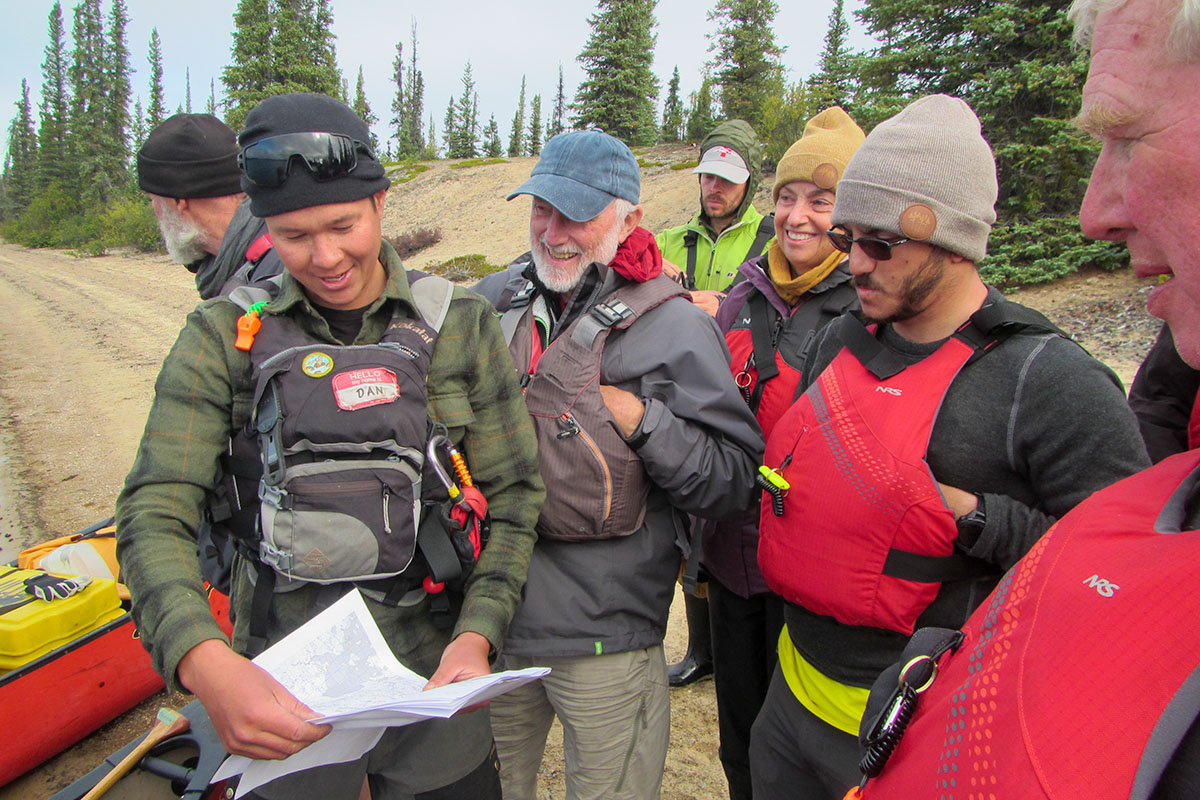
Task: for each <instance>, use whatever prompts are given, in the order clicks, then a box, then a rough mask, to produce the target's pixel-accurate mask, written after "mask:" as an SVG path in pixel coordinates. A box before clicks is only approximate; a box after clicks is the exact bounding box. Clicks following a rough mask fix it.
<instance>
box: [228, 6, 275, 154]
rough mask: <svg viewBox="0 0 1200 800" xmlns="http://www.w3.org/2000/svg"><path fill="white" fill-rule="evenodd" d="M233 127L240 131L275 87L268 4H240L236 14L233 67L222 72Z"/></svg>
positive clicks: (231, 57) (231, 58)
mask: <svg viewBox="0 0 1200 800" xmlns="http://www.w3.org/2000/svg"><path fill="white" fill-rule="evenodd" d="M221 83H223V84H225V98H226V100H225V102H226V106H227V112H226V115H225V121H226V122H227V123H229V127H231V128H233V129H234V130H239V129H240V128H241V127H242V122H243V121H244V120H245V119H246V113H247V112H249V111H250V109H252V108H254V106H256V105H257V104H258V102H259V101H260V100H262V99H263V98H264V97H266V96H267V95H268V93H269V92H268V87H271V86H272V85H273V84H274V83H275V74H274V69H273V67H272V56H271V13H270V7H269V4H268V1H267V0H238V5H237V10H236V11H234V12H233V44H232V46H231V47H230V58H229V66H227V67H225V68H224V69H223V70H221Z"/></svg>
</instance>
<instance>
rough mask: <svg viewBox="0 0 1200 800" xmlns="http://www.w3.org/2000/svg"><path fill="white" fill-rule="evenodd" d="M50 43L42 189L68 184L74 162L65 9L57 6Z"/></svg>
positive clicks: (45, 65) (49, 26) (45, 68)
mask: <svg viewBox="0 0 1200 800" xmlns="http://www.w3.org/2000/svg"><path fill="white" fill-rule="evenodd" d="M46 27H47V37H46V38H47V43H46V48H45V50H44V51H43V52H44V53H45V59H44V60H43V61H42V105H41V126H40V127H39V128H38V141H39V143H40V146H39V147H38V187H39V188H44V187H47V186H49V185H50V184H52V183H54V182H58V183H59V184H60V185H61V184H64V183H66V182H67V180H68V177H69V176H70V175H71V174H72V164H71V162H72V159H71V157H70V155H69V151H68V149H67V145H68V133H67V119H68V114H69V108H70V106H69V102H68V98H67V84H68V81H69V78H68V76H67V49H66V43H65V41H64V31H63V16H62V6H61V5H60V4H59V3H57V2H56V3H55V4H54V6H53V7H52V8H51V9H50V17H49V20H48V22H47V25H46Z"/></svg>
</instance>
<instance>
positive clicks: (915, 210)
mask: <svg viewBox="0 0 1200 800" xmlns="http://www.w3.org/2000/svg"><path fill="white" fill-rule="evenodd" d="M936 230H937V214H935V213H933V209H932V208H930V207H929V206H927V205H925V204H923V203H914V204H913V205H911V206H909V207H908V208H906V209H904V213H902V214H901V215H900V232H901V233H903V234H904V235H905V236H907V237H908V238H910V239H915V240H917V241H918V242H922V241H924V240H926V239H928V238H929V237H930V236H933V232H934V231H936Z"/></svg>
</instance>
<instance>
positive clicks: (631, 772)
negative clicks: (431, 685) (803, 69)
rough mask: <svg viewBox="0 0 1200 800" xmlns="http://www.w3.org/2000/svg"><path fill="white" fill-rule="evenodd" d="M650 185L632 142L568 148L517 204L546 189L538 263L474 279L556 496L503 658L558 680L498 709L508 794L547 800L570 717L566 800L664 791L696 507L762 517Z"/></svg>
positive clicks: (736, 423)
mask: <svg viewBox="0 0 1200 800" xmlns="http://www.w3.org/2000/svg"><path fill="white" fill-rule="evenodd" d="M640 189H641V177H640V174H639V172H638V165H637V160H636V159H635V158H634V157H633V154H632V153H631V152H630V151H629V148H628V147H626V146H625V145H624V144H622V143H621V142H620V141H618V140H617V139H615V138H613V137H612V136H609V135H607V134H603V133H600V132H598V131H573V132H570V133H564V134H560V135H559V136H556V137H555V138H554V139H552V140H551V141H550V142H549V143H547V145H546V147H545V149H543V151H542V157H541V160H540V161H539V162H538V164H537V166H535V167H534V169H533V174H532V176H531V177H530V179H529V180H528V181H526V182H525V183H524V184H523V185H522V186H521V187H520V188H519V189H517V190H516V191H515V192H513V194H512V195H510V196H509V199H510V200H511V199H512V198H513V197H516V196H517V195H522V194H525V195H530V197H531V211H530V221H529V243H530V250H531V252H530V253H526V254H525V255H523V256H521V257H520V258H518V259H517V260H516V261H514V262H513V264H512V265H511V266H510V267H509V269H508V271H507V272H505V273H499V274H497V275H494V276H491V277H490V278H487V279H485V280H484V281H483V282H482V283H480V284H479V286H477V287H476V289H477V290H478V291H480V292H481V293H482V294H483V295H484V296H486V297H488V298H489V299H490V300H491V301H492V302H493V303H494V304H495V305H496V307H497V309H498V310H499V311H500V312H501V314H502V317H501V327H502V328H503V329H504V330H505V333H506V335H507V336H508V338H509V349H510V351H511V352H512V354H513V357H514V360H515V362H516V366H517V372H518V374H519V375H520V376H521V381H522V385H523V386H524V387H525V401H526V405H527V406H528V407H529V410H530V413H531V415H532V416H533V420H534V427H535V429H536V430H537V433H538V445H539V452H538V463H539V466H540V468H541V472H542V476H543V478H544V480H545V482H546V486H547V497H546V504H545V506H544V507H543V510H542V514H541V517H540V519H539V520H538V526H537V532H538V536H539V539H538V543H537V545H536V546H535V548H534V553H533V558H532V561H531V563H530V567H529V579H528V582H527V583H526V586H525V591H524V597H523V600H522V603H521V605H520V606H519V607H518V608H517V612H516V614H515V616H514V617H513V622H512V624H511V625H510V627H509V630H508V634H507V636H506V638H505V641H504V645H503V647H502V648H501V655H500V664H501V665H502V666H503V667H504V668H510V669H511V668H516V667H519V666H524V665H533V664H539V665H547V666H550V667H552V668H553V672H552V673H551V674H550V675H549V676H548V677H547V678H546V679H544V680H543V681H540V682H539V683H538V685H536V686H531V687H529V688H528V689H527V690H526V689H518V690H517V691H515V692H511V693H509V694H508V695H506V696H505V697H503V698H498V699H496V700H493V701H492V706H491V707H492V725H493V731H494V734H495V737H496V747H497V752H498V753H499V756H500V775H501V781H502V783H503V785H504V795H505V797H506V798H509V799H510V800H512V799H513V798H532V797H534V794H535V791H536V784H537V772H538V767H539V765H540V763H541V760H542V753H543V750H544V747H545V742H546V734H547V732H548V731H549V729H550V724H551V722H552V721H553V719H554V717H555V716H556V715H557V716H558V718H559V720H560V721H561V723H562V725H563V729H564V731H565V735H564V749H565V756H566V778H567V781H566V782H567V797H568V798H572V799H574V798H600V797H604V798H651V797H658V795H659V789H660V787H661V784H662V773H663V765H664V763H665V760H666V751H667V739H668V735H669V717H670V712H669V706H668V698H667V674H666V662H665V661H664V659H663V648H662V639H663V634H664V633H665V631H666V622H667V609H668V607H669V606H670V604H671V597H672V593H673V588H674V582H675V575H676V572H677V570H678V567H679V552H678V551H677V549H676V544H677V542H679V541H680V540H681V539H682V537H683V536H684V532H685V528H686V520H685V519H684V517H683V515H684V514H695V515H698V516H702V517H718V516H724V515H729V514H732V513H734V512H737V511H740V510H741V509H742V508H744V507H745V506H746V504H747V503H748V502H749V501H750V500H751V492H752V488H753V479H754V472H755V469H756V467H757V465H758V464H759V463H760V458H761V454H762V446H763V444H762V437H761V434H760V433H759V430H758V426H757V424H756V423H755V421H754V417H753V416H752V415H751V414H750V411H749V408H748V407H747V406H746V403H745V401H743V400H742V398H741V396H740V394H739V393H738V390H737V387H736V386H735V385H734V383H733V380H732V377H731V374H730V372H729V351H728V350H727V349H726V347H725V343H724V341H723V339H722V337H721V335H720V332H719V331H718V330H717V327H716V325H715V323H714V322H713V320H712V319H711V318H710V317H708V316H707V315H706V314H704V313H703V312H702V311H700V310H699V309H697V308H696V307H694V306H693V305H692V304H691V303H690V302H689V298H688V295H687V293H686V292H685V291H684V290H683V289H682V288H681V287H680V286H679V285H678V284H676V283H674V282H672V281H671V280H670V279H668V278H667V277H665V276H663V275H662V258H661V256H660V255H659V252H658V246H657V245H656V244H655V241H654V237H653V236H652V235H651V234H650V233H649V232H648V231H647V230H645V229H644V228H641V227H639V223H640V222H641V219H642V208H641V206H640V205H638V200H639V192H640Z"/></svg>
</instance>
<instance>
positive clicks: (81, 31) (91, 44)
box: [64, 0, 111, 205]
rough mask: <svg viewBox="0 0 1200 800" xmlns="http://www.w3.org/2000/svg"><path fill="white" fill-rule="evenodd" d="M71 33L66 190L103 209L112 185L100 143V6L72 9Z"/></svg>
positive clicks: (103, 106)
mask: <svg viewBox="0 0 1200 800" xmlns="http://www.w3.org/2000/svg"><path fill="white" fill-rule="evenodd" d="M71 33H72V36H71V38H72V39H73V40H74V47H73V49H72V52H71V67H70V70H69V75H70V83H71V105H70V109H71V110H70V121H69V123H68V129H69V131H70V140H69V143H68V147H69V148H70V152H71V155H72V159H71V160H72V162H73V163H72V164H71V166H72V170H71V171H70V173H69V175H68V180H67V183H66V184H65V185H64V189H66V191H67V193H68V194H72V195H74V196H76V197H80V198H82V199H83V200H85V201H86V202H88V203H89V204H92V205H101V204H102V203H103V202H104V200H106V199H107V197H108V194H109V191H110V189H111V183H110V181H109V176H108V175H107V173H106V171H105V164H106V159H105V157H104V151H105V150H107V149H108V148H107V147H106V146H105V142H104V140H105V139H106V138H107V136H108V124H107V123H108V113H107V112H108V104H107V98H106V92H107V88H108V83H107V73H106V69H105V66H106V64H105V52H104V25H103V18H102V15H101V12H100V0H82V2H80V3H79V5H77V6H75V15H74V21H73V23H72V28H71Z"/></svg>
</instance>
